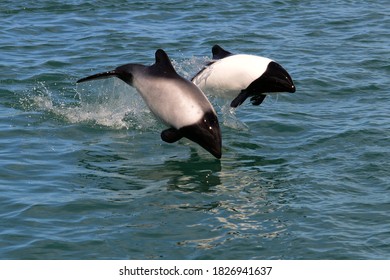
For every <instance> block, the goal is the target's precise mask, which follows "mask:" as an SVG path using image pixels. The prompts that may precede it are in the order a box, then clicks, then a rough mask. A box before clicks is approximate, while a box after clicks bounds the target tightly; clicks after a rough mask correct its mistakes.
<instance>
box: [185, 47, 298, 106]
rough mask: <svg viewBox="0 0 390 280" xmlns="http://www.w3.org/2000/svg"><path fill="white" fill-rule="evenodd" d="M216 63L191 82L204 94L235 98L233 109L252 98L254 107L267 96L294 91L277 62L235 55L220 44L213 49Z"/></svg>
mask: <svg viewBox="0 0 390 280" xmlns="http://www.w3.org/2000/svg"><path fill="white" fill-rule="evenodd" d="M212 54H213V60H212V61H211V62H210V63H208V64H207V65H206V66H205V67H204V68H203V69H201V70H200V71H199V72H198V73H197V74H196V75H195V76H194V77H193V78H192V79H191V81H192V82H193V83H194V84H195V85H197V86H198V87H199V88H201V89H202V90H203V91H205V92H210V91H212V92H213V93H215V94H216V95H221V96H222V97H225V98H229V99H233V100H232V102H231V103H230V106H231V107H233V108H236V107H238V106H239V105H241V104H242V103H243V102H244V101H245V100H246V99H247V98H248V97H251V99H250V100H251V102H252V104H253V105H260V104H261V103H262V102H263V100H264V98H265V97H266V93H271V92H291V93H293V92H295V90H296V89H295V85H294V83H293V81H292V79H291V77H290V75H289V74H288V72H287V71H286V70H285V69H284V68H283V67H282V66H281V65H280V64H278V63H276V62H275V61H273V60H271V59H269V58H266V57H261V56H256V55H249V54H232V53H231V52H229V51H226V50H224V49H223V48H222V47H220V46H219V45H215V46H213V48H212Z"/></svg>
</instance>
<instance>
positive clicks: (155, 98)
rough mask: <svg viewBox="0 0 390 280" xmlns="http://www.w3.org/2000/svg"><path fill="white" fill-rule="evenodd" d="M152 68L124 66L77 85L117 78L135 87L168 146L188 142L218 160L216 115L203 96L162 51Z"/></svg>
mask: <svg viewBox="0 0 390 280" xmlns="http://www.w3.org/2000/svg"><path fill="white" fill-rule="evenodd" d="M155 58H156V62H155V63H154V64H153V65H151V66H145V65H141V64H125V65H122V66H119V67H117V68H115V69H114V70H112V71H108V72H103V73H99V74H95V75H92V76H89V77H86V78H83V79H80V80H78V81H77V83H81V82H86V81H91V80H95V79H104V78H109V77H117V78H119V79H121V80H122V81H124V82H125V83H127V84H128V85H130V86H132V87H135V88H136V89H137V91H138V92H139V94H140V95H141V96H142V98H143V99H144V101H145V102H146V104H147V106H148V107H149V109H150V110H151V112H152V113H153V114H154V115H155V116H156V117H157V118H159V119H160V120H161V121H162V122H163V123H165V124H166V125H167V126H169V128H168V129H166V130H164V131H162V132H161V139H162V140H163V141H165V142H168V143H173V142H176V141H178V140H180V139H181V138H182V137H185V138H188V139H190V140H191V141H194V142H195V143H198V144H199V145H200V146H201V147H203V148H204V149H206V150H207V151H208V152H210V153H211V154H212V155H213V156H215V157H216V158H221V155H222V151H221V146H222V139H221V131H220V128H219V122H218V118H217V115H216V112H215V110H214V108H213V106H212V105H211V103H210V102H209V100H208V99H207V97H206V96H205V95H204V93H203V92H202V91H201V90H200V89H199V88H198V87H197V86H196V85H194V84H193V83H191V82H190V81H189V80H187V79H185V78H183V77H181V76H180V75H179V74H177V72H176V71H175V69H174V68H173V66H172V63H171V61H170V59H169V57H168V55H167V54H166V53H165V51H163V50H162V49H158V50H157V51H156V53H155Z"/></svg>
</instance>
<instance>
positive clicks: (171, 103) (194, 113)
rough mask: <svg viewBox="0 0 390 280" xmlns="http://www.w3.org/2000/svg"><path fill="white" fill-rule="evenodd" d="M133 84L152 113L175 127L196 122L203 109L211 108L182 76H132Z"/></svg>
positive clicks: (201, 93)
mask: <svg viewBox="0 0 390 280" xmlns="http://www.w3.org/2000/svg"><path fill="white" fill-rule="evenodd" d="M133 84H134V87H135V88H136V89H137V90H138V92H139V93H140V94H141V96H142V98H143V99H144V100H145V102H146V104H147V105H148V107H149V108H150V110H151V111H152V112H153V114H154V115H155V116H156V117H158V118H159V119H160V120H161V121H163V122H164V123H165V124H167V125H168V126H172V127H174V128H176V129H180V128H182V127H184V126H188V125H192V124H195V123H197V122H198V121H199V120H200V119H201V118H202V117H203V116H204V113H205V109H211V110H214V109H213V108H212V105H211V103H210V102H209V101H208V99H207V98H206V96H205V95H204V93H203V92H202V91H201V90H200V89H199V88H196V87H194V86H193V84H191V82H189V81H186V80H184V79H183V80H172V79H166V78H159V77H150V76H149V77H147V76H143V75H134V80H133Z"/></svg>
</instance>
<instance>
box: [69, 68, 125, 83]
mask: <svg viewBox="0 0 390 280" xmlns="http://www.w3.org/2000/svg"><path fill="white" fill-rule="evenodd" d="M118 75H119V74H118V72H117V71H116V70H112V71H108V72H103V73H98V74H95V75H92V76H88V77H85V78H82V79H80V80H78V81H77V82H76V83H83V82H88V81H92V80H100V79H106V78H110V77H118Z"/></svg>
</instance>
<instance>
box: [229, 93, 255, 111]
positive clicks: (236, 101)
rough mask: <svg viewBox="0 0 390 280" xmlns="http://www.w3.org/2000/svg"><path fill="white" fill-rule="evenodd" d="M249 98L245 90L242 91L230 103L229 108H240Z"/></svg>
mask: <svg viewBox="0 0 390 280" xmlns="http://www.w3.org/2000/svg"><path fill="white" fill-rule="evenodd" d="M249 96H250V94H249V93H248V91H247V90H245V89H244V90H242V91H241V92H240V94H239V95H237V97H236V98H234V99H233V101H232V102H231V103H230V107H233V108H236V107H238V106H240V105H241V104H242V103H244V101H245V100H246V99H247V98H248V97H249Z"/></svg>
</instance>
